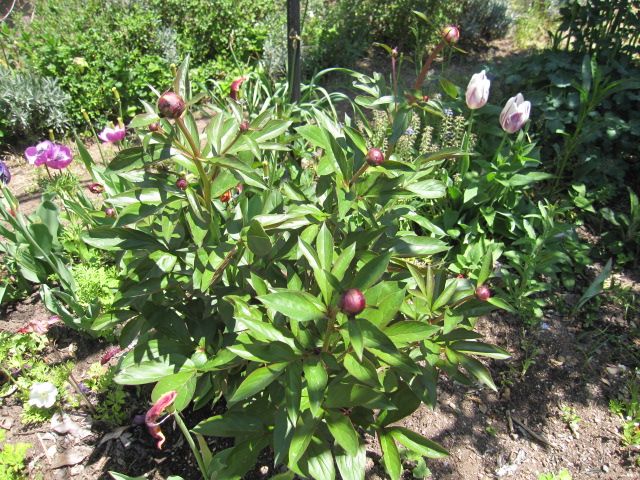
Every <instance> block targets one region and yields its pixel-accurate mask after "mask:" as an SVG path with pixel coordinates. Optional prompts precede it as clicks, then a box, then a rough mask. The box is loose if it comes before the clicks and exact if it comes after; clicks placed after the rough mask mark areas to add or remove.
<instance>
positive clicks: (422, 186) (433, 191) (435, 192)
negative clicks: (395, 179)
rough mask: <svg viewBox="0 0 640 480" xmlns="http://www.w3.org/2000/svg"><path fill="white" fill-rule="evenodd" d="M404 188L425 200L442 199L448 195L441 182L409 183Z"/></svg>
mask: <svg viewBox="0 0 640 480" xmlns="http://www.w3.org/2000/svg"><path fill="white" fill-rule="evenodd" d="M404 188H405V189H406V190H408V191H410V192H413V193H415V194H416V195H419V196H420V197H422V198H425V199H433V198H442V197H444V196H445V194H446V187H445V186H444V184H443V183H442V182H441V181H440V180H423V181H422V182H415V183H409V184H408V185H406V186H405V187H404Z"/></svg>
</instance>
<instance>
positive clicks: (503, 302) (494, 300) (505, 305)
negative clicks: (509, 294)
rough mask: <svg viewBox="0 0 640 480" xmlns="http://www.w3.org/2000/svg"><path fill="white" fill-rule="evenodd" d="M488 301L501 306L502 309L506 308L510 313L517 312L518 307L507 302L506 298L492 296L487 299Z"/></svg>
mask: <svg viewBox="0 0 640 480" xmlns="http://www.w3.org/2000/svg"><path fill="white" fill-rule="evenodd" d="M487 303H490V304H491V305H493V306H494V307H498V308H501V309H502V310H506V311H507V312H509V313H516V309H515V308H513V307H512V306H511V305H509V304H508V303H507V301H506V300H503V299H502V298H500V297H491V298H490V299H489V300H487Z"/></svg>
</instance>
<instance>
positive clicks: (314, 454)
mask: <svg viewBox="0 0 640 480" xmlns="http://www.w3.org/2000/svg"><path fill="white" fill-rule="evenodd" d="M300 471H301V473H302V474H303V476H304V478H315V479H318V480H334V479H335V477H336V469H335V466H334V464H333V455H332V453H331V448H330V447H329V445H328V444H327V442H325V441H323V440H320V439H319V438H317V437H313V438H312V439H311V443H310V444H309V448H308V449H307V455H306V456H305V457H303V458H302V459H301V461H300Z"/></svg>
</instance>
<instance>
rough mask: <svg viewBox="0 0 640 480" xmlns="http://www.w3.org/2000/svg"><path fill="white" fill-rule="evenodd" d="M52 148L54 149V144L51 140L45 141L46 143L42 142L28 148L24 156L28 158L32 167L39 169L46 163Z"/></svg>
mask: <svg viewBox="0 0 640 480" xmlns="http://www.w3.org/2000/svg"><path fill="white" fill-rule="evenodd" d="M51 147H53V143H51V142H50V141H49V140H45V141H44V142H40V143H38V144H37V145H34V146H32V147H29V148H27V149H26V150H25V151H24V156H25V157H27V161H28V162H29V163H30V164H31V165H35V166H36V167H39V166H40V165H42V164H44V163H45V162H46V159H47V154H48V152H49V150H50V149H51Z"/></svg>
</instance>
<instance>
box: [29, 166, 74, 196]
mask: <svg viewBox="0 0 640 480" xmlns="http://www.w3.org/2000/svg"><path fill="white" fill-rule="evenodd" d="M79 189H80V179H79V178H78V177H77V176H76V175H75V174H74V173H72V172H70V171H68V170H65V171H62V172H60V173H59V174H56V175H54V176H53V177H49V176H40V177H38V190H39V191H41V192H43V193H50V194H51V195H56V196H61V195H65V194H66V195H75V194H76V193H77V192H78V190H79Z"/></svg>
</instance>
